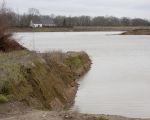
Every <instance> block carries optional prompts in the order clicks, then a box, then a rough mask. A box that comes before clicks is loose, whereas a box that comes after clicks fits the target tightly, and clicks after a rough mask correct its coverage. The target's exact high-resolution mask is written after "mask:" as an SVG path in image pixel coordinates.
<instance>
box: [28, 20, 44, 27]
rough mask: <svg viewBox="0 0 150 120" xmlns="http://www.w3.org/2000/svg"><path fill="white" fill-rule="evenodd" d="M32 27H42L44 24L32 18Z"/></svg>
mask: <svg viewBox="0 0 150 120" xmlns="http://www.w3.org/2000/svg"><path fill="white" fill-rule="evenodd" d="M30 27H32V28H38V27H39V28H41V27H43V24H42V23H41V22H40V21H39V22H38V21H34V22H33V20H31V21H30Z"/></svg>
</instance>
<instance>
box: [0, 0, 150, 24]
mask: <svg viewBox="0 0 150 120" xmlns="http://www.w3.org/2000/svg"><path fill="white" fill-rule="evenodd" d="M41 18H42V19H47V20H53V22H54V23H55V25H56V26H58V27H59V26H60V27H61V26H66V27H67V26H150V21H149V20H146V19H141V18H134V19H131V18H127V17H123V18H117V17H113V16H97V17H90V16H74V17H68V16H55V15H41V14H40V12H39V10H38V9H35V8H30V9H29V10H28V12H27V13H24V14H18V13H17V12H14V11H12V10H11V9H8V8H6V7H5V3H3V4H2V5H1V8H0V21H4V22H7V23H8V24H9V26H13V27H29V25H30V21H31V20H32V19H36V20H38V19H41Z"/></svg>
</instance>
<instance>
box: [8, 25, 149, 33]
mask: <svg viewBox="0 0 150 120" xmlns="http://www.w3.org/2000/svg"><path fill="white" fill-rule="evenodd" d="M135 29H150V26H136V27H133V26H121V27H120V26H119V27H114V26H112V27H99V26H98V27H96V26H75V27H49V28H31V27H23V28H21V27H12V28H10V29H9V31H10V32H100V31H132V30H135Z"/></svg>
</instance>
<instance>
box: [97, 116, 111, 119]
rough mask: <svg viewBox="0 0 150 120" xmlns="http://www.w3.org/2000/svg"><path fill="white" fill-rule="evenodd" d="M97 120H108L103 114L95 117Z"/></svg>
mask: <svg viewBox="0 0 150 120" xmlns="http://www.w3.org/2000/svg"><path fill="white" fill-rule="evenodd" d="M97 120H109V119H107V118H105V117H103V116H100V117H98V118H97Z"/></svg>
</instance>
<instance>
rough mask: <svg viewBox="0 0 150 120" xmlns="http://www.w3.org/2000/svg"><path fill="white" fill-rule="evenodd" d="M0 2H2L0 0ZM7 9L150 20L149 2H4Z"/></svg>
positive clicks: (129, 0)
mask: <svg viewBox="0 0 150 120" xmlns="http://www.w3.org/2000/svg"><path fill="white" fill-rule="evenodd" d="M0 1H2V0H0ZM5 1H6V3H7V6H8V7H11V8H12V9H14V10H16V11H19V12H20V13H23V12H27V11H28V8H37V9H39V10H40V13H41V14H48V15H50V14H52V13H53V14H56V15H67V16H76V15H77V16H78V15H89V16H117V17H123V16H127V17H131V18H133V17H140V18H147V19H150V0H5Z"/></svg>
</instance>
